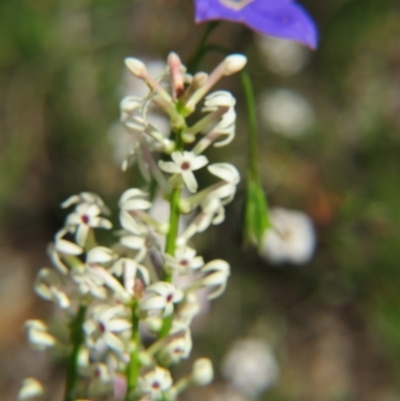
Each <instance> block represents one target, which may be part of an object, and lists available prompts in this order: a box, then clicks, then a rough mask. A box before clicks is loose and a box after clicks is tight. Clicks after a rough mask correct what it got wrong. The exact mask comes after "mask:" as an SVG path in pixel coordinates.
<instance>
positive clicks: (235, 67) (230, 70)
mask: <svg viewBox="0 0 400 401" xmlns="http://www.w3.org/2000/svg"><path fill="white" fill-rule="evenodd" d="M223 63H224V75H226V76H228V75H232V74H235V73H236V72H238V71H240V70H242V69H243V68H244V66H245V65H246V63H247V58H246V56H243V55H242V54H232V55H231V56H228V57H227V58H226V59H225V60H224V62H223Z"/></svg>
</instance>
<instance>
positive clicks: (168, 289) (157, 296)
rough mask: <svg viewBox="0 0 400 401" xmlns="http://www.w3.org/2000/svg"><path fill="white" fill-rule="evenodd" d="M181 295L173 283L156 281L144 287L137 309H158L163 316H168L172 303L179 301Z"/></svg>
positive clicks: (148, 311) (172, 308)
mask: <svg viewBox="0 0 400 401" xmlns="http://www.w3.org/2000/svg"><path fill="white" fill-rule="evenodd" d="M182 297H183V294H182V291H180V290H179V289H177V288H176V287H175V286H174V285H172V284H170V283H167V282H164V281H158V282H157V283H154V284H152V285H149V286H148V287H147V288H146V293H145V295H144V297H143V300H142V301H140V304H139V309H140V310H141V311H143V312H147V313H151V312H154V311H155V312H158V311H160V312H161V313H162V315H163V316H164V317H165V316H169V315H171V313H172V312H173V311H174V303H176V302H179V301H180V300H181V299H182Z"/></svg>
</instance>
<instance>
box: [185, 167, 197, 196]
mask: <svg viewBox="0 0 400 401" xmlns="http://www.w3.org/2000/svg"><path fill="white" fill-rule="evenodd" d="M182 178H183V181H184V183H185V185H186V187H187V189H188V190H189V191H190V192H193V193H194V192H196V191H197V188H198V185H197V181H196V177H195V176H194V174H193V173H192V172H191V171H190V170H186V171H183V172H182Z"/></svg>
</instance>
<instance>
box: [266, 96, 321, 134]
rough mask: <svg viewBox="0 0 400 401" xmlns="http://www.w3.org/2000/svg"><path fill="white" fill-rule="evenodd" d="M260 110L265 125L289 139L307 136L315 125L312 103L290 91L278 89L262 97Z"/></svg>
mask: <svg viewBox="0 0 400 401" xmlns="http://www.w3.org/2000/svg"><path fill="white" fill-rule="evenodd" d="M259 109H260V114H261V117H262V121H263V123H264V125H265V126H266V127H268V128H270V129H272V130H273V131H275V132H277V133H279V134H281V135H283V136H286V137H288V138H295V137H299V136H301V135H303V134H305V133H306V132H307V131H308V130H309V129H310V128H312V126H313V125H314V123H315V114H314V110H313V108H312V106H311V105H310V103H309V102H308V101H307V100H306V99H305V98H304V97H303V96H301V95H299V94H298V93H296V92H294V91H291V90H288V89H278V90H276V91H274V92H271V93H267V94H265V95H264V96H262V98H261V100H260V102H259Z"/></svg>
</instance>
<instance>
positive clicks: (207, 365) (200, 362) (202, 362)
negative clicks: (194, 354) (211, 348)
mask: <svg viewBox="0 0 400 401" xmlns="http://www.w3.org/2000/svg"><path fill="white" fill-rule="evenodd" d="M213 378H214V369H213V366H212V363H211V361H210V360H209V359H208V358H199V359H197V360H196V361H195V362H194V364H193V369H192V381H193V383H195V384H197V385H198V386H207V385H208V384H210V383H211V382H212V380H213Z"/></svg>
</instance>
